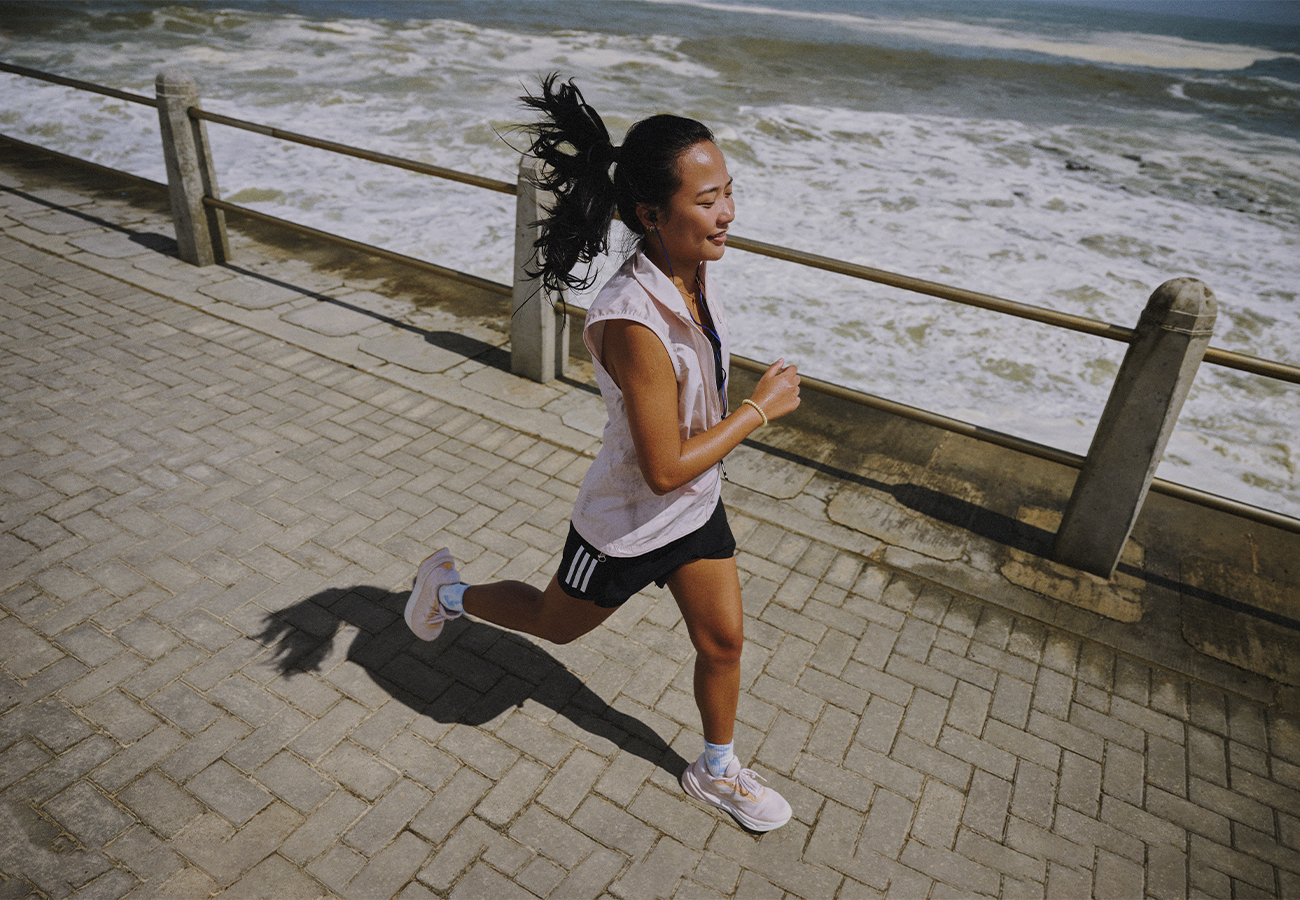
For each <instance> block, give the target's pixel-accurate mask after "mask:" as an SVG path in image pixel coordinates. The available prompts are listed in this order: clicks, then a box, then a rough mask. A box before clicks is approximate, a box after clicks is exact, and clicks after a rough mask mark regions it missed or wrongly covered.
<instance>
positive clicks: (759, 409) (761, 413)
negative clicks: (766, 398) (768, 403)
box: [741, 397, 767, 425]
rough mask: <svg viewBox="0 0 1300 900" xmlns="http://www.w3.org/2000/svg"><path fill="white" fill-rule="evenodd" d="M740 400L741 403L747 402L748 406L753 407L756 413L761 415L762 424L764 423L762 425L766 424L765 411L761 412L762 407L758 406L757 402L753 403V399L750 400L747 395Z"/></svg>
mask: <svg viewBox="0 0 1300 900" xmlns="http://www.w3.org/2000/svg"><path fill="white" fill-rule="evenodd" d="M741 402H742V404H744V403H748V404H749V405H750V406H752V407H754V409H756V410H758V414H759V415H760V416H761V417H762V419H763V424H764V425H766V424H767V413H765V412H763V407H761V406H759V405H758V404H757V403H755V402H754V401H753V400H750V399H749V398H748V397H746V398H745V399H744V400H743V401H741Z"/></svg>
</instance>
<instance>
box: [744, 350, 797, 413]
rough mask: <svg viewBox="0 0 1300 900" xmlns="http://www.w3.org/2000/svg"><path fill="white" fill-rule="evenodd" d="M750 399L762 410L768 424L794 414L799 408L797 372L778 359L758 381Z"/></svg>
mask: <svg viewBox="0 0 1300 900" xmlns="http://www.w3.org/2000/svg"><path fill="white" fill-rule="evenodd" d="M750 399H751V400H753V401H754V402H755V403H757V404H758V405H759V406H761V407H762V408H763V412H764V413H766V414H767V419H768V421H769V422H770V421H772V420H773V419H779V418H780V417H781V416H784V415H785V414H786V413H792V412H794V411H795V410H796V409H798V408H799V370H798V369H797V368H796V367H794V366H787V365H786V364H785V360H784V359H778V360H777V361H776V362H774V363H772V365H770V366H768V368H767V371H766V372H764V373H763V377H762V378H760V379H758V385H757V387H755V388H754V395H753V396H752V397H750Z"/></svg>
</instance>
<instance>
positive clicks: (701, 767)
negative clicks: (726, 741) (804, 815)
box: [682, 754, 790, 831]
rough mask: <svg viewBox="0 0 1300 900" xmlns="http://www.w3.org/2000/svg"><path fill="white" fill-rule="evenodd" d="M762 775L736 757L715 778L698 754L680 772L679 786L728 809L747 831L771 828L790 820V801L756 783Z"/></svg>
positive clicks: (701, 756)
mask: <svg viewBox="0 0 1300 900" xmlns="http://www.w3.org/2000/svg"><path fill="white" fill-rule="evenodd" d="M761 778H762V776H761V775H759V774H758V773H757V772H755V771H754V770H752V769H742V768H741V767H740V762H739V761H738V760H736V759H733V760H732V761H731V765H729V766H728V767H727V774H725V775H723V776H722V777H721V778H714V777H713V776H712V775H710V774H709V767H708V766H707V765H705V763H704V755H703V754H701V755H700V758H699V759H697V760H696V761H695V762H694V763H692V764H691V765H690V766H689V767H688V768H687V769H686V771H685V772H683V773H682V788H684V789H685V791H686V793H688V794H690V795H691V796H692V797H694V798H695V799H696V800H699V801H701V802H702V803H708V804H709V805H710V806H716V807H718V808H719V809H721V810H723V811H725V812H728V813H730V814H731V815H732V817H733V818H735V820H736V821H737V822H739V823H740V824H741V825H744V826H745V827H746V828H748V829H749V830H750V831H771V830H772V829H773V828H780V827H781V826H782V825H784V824H785V823H786V822H789V821H790V804H789V803H787V802H786V800H785V798H784V797H782V796H781V795H780V794H778V793H777V792H776V791H774V790H772V789H771V788H765V787H763V786H762V785H761V784H759V783H758V782H759V780H760V779H761Z"/></svg>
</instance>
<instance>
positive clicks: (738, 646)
mask: <svg viewBox="0 0 1300 900" xmlns="http://www.w3.org/2000/svg"><path fill="white" fill-rule="evenodd" d="M744 646H745V635H744V632H743V631H742V630H741V629H740V628H728V629H722V630H711V631H709V632H708V633H707V634H701V635H699V636H698V638H697V639H696V641H695V652H696V653H698V654H699V656H700V659H701V660H703V661H704V662H705V663H706V664H708V665H709V666H713V667H718V668H730V667H733V666H738V665H740V654H741V651H742V650H743V649H744Z"/></svg>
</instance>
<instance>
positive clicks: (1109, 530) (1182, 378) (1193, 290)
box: [1053, 278, 1218, 578]
mask: <svg viewBox="0 0 1300 900" xmlns="http://www.w3.org/2000/svg"><path fill="white" fill-rule="evenodd" d="M1217 310H1218V304H1217V303H1216V301H1215V299H1214V292H1213V291H1211V290H1210V289H1209V287H1207V286H1206V285H1205V284H1204V283H1203V282H1200V281H1197V280H1196V279H1195V278H1175V279H1172V280H1170V281H1166V282H1165V283H1164V284H1162V285H1160V287H1158V288H1156V290H1155V292H1154V293H1153V294H1152V295H1151V299H1150V300H1148V301H1147V306H1146V309H1144V310H1143V311H1142V316H1141V318H1140V319H1139V320H1138V325H1137V332H1136V334H1135V335H1134V337H1133V342H1132V343H1131V344H1130V345H1129V348H1128V352H1127V353H1125V354H1124V363H1123V365H1121V366H1120V370H1119V375H1118V376H1117V377H1116V378H1115V385H1114V387H1112V388H1111V392H1110V399H1109V400H1107V402H1106V409H1105V411H1104V412H1103V413H1102V415H1101V421H1100V422H1098V424H1097V431H1096V434H1094V435H1093V438H1092V446H1091V447H1090V448H1089V450H1088V457H1087V459H1086V460H1085V461H1084V465H1083V470H1082V471H1081V472H1080V473H1079V478H1078V480H1077V481H1076V482H1075V485H1074V493H1073V494H1071V496H1070V502H1069V504H1068V505H1067V506H1066V508H1065V516H1064V518H1063V519H1062V521H1061V528H1060V531H1058V532H1057V534H1056V543H1055V547H1054V551H1053V556H1054V557H1055V559H1056V561H1057V562H1060V563H1064V564H1066V565H1068V566H1073V567H1074V568H1076V569H1082V570H1084V571H1085V572H1091V573H1092V574H1094V575H1099V576H1101V577H1102V578H1109V577H1110V576H1111V575H1112V574H1114V571H1115V566H1116V565H1118V563H1119V558H1120V554H1121V552H1123V550H1124V543H1125V542H1126V541H1127V540H1128V537H1129V535H1130V534H1131V533H1132V531H1133V525H1134V523H1135V522H1137V517H1138V512H1139V511H1140V510H1141V509H1142V502H1143V500H1145V499H1146V494H1147V489H1148V488H1150V487H1151V479H1152V478H1154V477H1155V473H1156V466H1158V465H1159V464H1160V458H1161V456H1163V454H1164V451H1165V446H1166V445H1167V444H1168V443H1169V435H1170V434H1172V433H1173V430H1174V424H1175V422H1177V420H1178V413H1179V411H1180V410H1181V409H1182V406H1183V401H1184V400H1186V399H1187V393H1188V391H1190V390H1191V387H1192V379H1193V378H1194V377H1195V376H1196V369H1197V367H1198V366H1199V365H1200V364H1201V359H1202V358H1203V357H1204V356H1205V351H1206V348H1208V347H1209V345H1210V335H1211V334H1212V333H1213V331H1214V319H1215V316H1216V314H1217Z"/></svg>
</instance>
